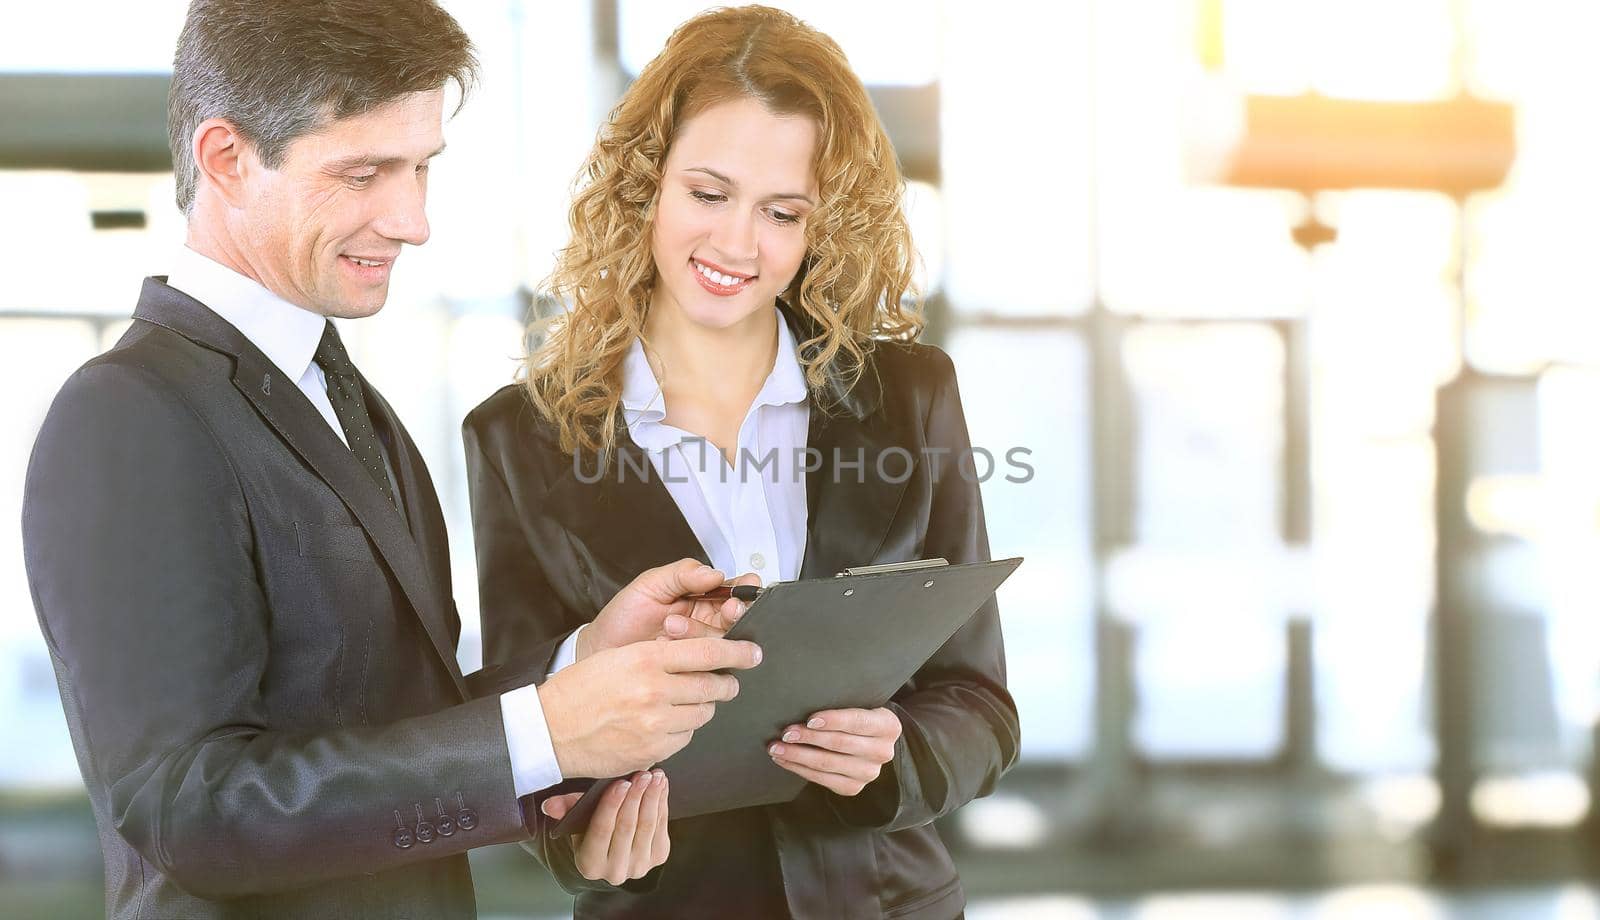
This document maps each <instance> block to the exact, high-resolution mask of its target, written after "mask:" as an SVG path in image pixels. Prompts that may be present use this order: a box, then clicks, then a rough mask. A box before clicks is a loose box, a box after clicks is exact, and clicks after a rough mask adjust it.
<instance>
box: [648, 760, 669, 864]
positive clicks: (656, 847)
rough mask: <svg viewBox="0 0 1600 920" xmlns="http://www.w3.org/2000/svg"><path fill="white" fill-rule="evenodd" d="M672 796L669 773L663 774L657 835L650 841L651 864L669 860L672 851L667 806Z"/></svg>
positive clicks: (657, 818) (657, 815) (657, 817)
mask: <svg viewBox="0 0 1600 920" xmlns="http://www.w3.org/2000/svg"><path fill="white" fill-rule="evenodd" d="M671 798H672V787H671V785H670V784H669V783H668V780H667V775H666V774H665V773H663V774H661V803H660V805H659V806H658V807H659V809H660V810H659V811H658V812H657V814H656V835H655V837H654V838H653V839H652V840H651V841H650V864H651V865H652V866H659V865H662V864H663V863H665V862H666V861H667V856H668V855H669V854H670V853H671V852H672V842H671V840H670V839H669V838H668V836H667V810H668V808H667V806H668V802H669V801H670V800H671Z"/></svg>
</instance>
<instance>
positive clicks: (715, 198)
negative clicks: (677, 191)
mask: <svg viewBox="0 0 1600 920" xmlns="http://www.w3.org/2000/svg"><path fill="white" fill-rule="evenodd" d="M689 194H691V195H693V196H694V197H695V198H696V199H698V200H700V201H704V202H705V203H706V204H721V203H722V202H724V201H727V200H728V196H727V195H718V194H717V193H715V192H702V191H700V190H699V189H692V190H690V192H689Z"/></svg>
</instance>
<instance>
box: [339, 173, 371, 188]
mask: <svg viewBox="0 0 1600 920" xmlns="http://www.w3.org/2000/svg"><path fill="white" fill-rule="evenodd" d="M346 178H348V179H349V180H350V184H351V185H354V186H355V187H356V188H366V187H367V186H368V185H369V184H370V183H371V182H372V180H373V179H376V178H378V174H377V173H375V172H374V173H367V174H366V175H364V176H347V177H346Z"/></svg>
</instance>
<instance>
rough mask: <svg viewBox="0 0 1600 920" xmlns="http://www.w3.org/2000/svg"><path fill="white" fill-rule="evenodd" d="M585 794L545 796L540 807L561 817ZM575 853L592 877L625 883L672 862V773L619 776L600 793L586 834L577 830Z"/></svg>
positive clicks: (587, 875) (580, 866)
mask: <svg viewBox="0 0 1600 920" xmlns="http://www.w3.org/2000/svg"><path fill="white" fill-rule="evenodd" d="M581 796H582V793H578V792H574V793H572V794H570V795H558V796H553V797H551V798H548V799H545V801H544V804H543V805H542V806H540V810H541V811H543V812H544V813H545V814H547V815H549V816H550V817H552V818H554V819H556V820H557V821H559V820H561V819H562V818H563V817H564V816H565V815H566V813H567V812H569V811H571V810H572V806H573V805H575V804H576V803H577V801H578V799H579V798H580V797H581ZM569 839H570V840H571V842H572V855H573V857H574V861H575V863H576V864H577V867H578V872H579V873H581V874H582V875H583V877H584V878H586V879H602V878H603V879H605V880H606V881H607V882H608V883H610V884H612V885H621V884H622V883H623V882H626V881H628V880H629V879H635V878H643V877H644V875H645V874H646V873H648V872H649V871H650V870H651V869H654V868H655V867H656V866H659V865H661V864H662V863H664V862H666V861H667V854H668V853H669V852H670V851H671V849H672V846H671V843H670V841H668V839H667V775H666V774H665V773H662V772H661V771H660V770H654V771H651V770H646V771H644V772H642V773H637V774H634V775H633V776H632V777H630V779H627V780H618V781H617V782H614V783H612V784H611V787H610V788H609V789H607V790H606V791H605V792H604V793H602V794H601V796H600V804H599V805H596V806H595V810H594V814H593V815H592V816H590V818H589V826H588V827H587V828H586V829H585V830H584V831H583V833H581V834H573V835H572V837H571V838H569Z"/></svg>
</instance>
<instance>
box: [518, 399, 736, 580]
mask: <svg viewBox="0 0 1600 920" xmlns="http://www.w3.org/2000/svg"><path fill="white" fill-rule="evenodd" d="M546 449H548V450H552V451H553V452H554V454H555V456H554V457H553V458H552V462H554V463H559V464H561V470H562V472H561V474H560V476H559V478H557V479H556V481H555V484H554V485H552V486H551V488H550V491H549V493H548V494H547V496H546V506H545V510H547V511H548V512H549V513H550V515H551V516H552V517H554V518H555V519H556V520H557V521H560V522H561V525H562V526H563V527H565V528H566V529H567V530H568V531H570V532H571V533H572V534H573V536H575V537H577V538H578V539H579V540H581V541H582V542H583V545H584V546H586V547H588V549H589V552H590V554H591V555H592V556H593V557H594V560H595V562H596V563H597V564H598V565H599V566H600V567H601V570H602V571H603V572H605V574H607V575H608V576H610V577H611V580H612V581H613V582H614V583H615V584H618V585H622V584H627V583H628V582H629V581H631V580H632V579H633V577H634V576H635V575H638V574H639V573H640V572H642V571H644V570H645V569H647V568H651V567H653V566H658V565H664V564H666V563H668V562H674V561H676V560H678V559H683V558H685V557H691V556H692V557H693V558H695V559H699V560H700V561H701V562H704V563H706V564H707V565H710V564H711V556H710V554H709V553H707V552H706V551H705V547H703V546H701V545H700V539H699V538H698V537H696V536H695V535H694V531H693V530H692V529H690V527H689V523H688V522H687V521H686V520H684V517H683V512H682V511H680V510H678V505H677V502H674V501H673V500H672V495H671V493H669V492H668V491H667V487H666V484H665V483H663V482H662V481H661V478H660V477H659V476H658V475H656V471H655V467H654V465H652V464H651V463H650V457H649V455H648V454H646V453H645V451H644V448H641V447H640V446H639V445H637V444H635V443H634V442H633V439H632V438H630V437H628V433H627V432H626V431H623V432H620V433H619V434H618V436H617V447H616V452H615V457H614V458H613V461H612V465H611V466H610V467H609V468H607V469H605V470H604V471H603V473H602V471H601V470H600V469H599V464H598V462H597V461H595V460H593V459H592V458H585V459H584V460H582V461H581V462H579V463H576V464H575V463H574V462H573V459H572V457H571V456H568V455H565V454H562V453H561V452H560V451H559V450H556V449H555V448H554V447H546ZM596 477H599V478H598V480H597V479H596Z"/></svg>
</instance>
